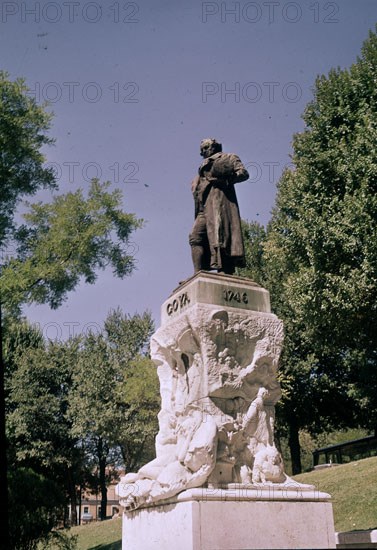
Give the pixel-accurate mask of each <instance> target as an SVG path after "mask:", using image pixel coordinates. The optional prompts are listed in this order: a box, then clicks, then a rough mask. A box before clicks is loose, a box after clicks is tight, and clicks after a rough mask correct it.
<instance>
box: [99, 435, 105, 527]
mask: <svg viewBox="0 0 377 550" xmlns="http://www.w3.org/2000/svg"><path fill="white" fill-rule="evenodd" d="M106 461H107V456H106V452H105V448H104V444H103V441H102V439H100V440H99V442H98V465H99V486H100V491H101V514H100V520H101V521H103V520H104V519H106V508H107V487H106Z"/></svg>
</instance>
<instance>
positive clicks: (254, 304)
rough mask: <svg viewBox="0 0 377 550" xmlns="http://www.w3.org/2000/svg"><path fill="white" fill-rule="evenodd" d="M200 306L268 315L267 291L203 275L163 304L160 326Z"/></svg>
mask: <svg viewBox="0 0 377 550" xmlns="http://www.w3.org/2000/svg"><path fill="white" fill-rule="evenodd" d="M199 303H201V304H212V305H218V306H221V307H224V306H225V307H232V308H237V309H246V310H250V311H257V312H262V313H270V312H271V310H270V300H269V294H268V292H267V290H265V289H264V288H262V287H260V286H259V285H257V284H256V283H254V282H253V281H249V280H248V279H243V278H241V277H233V276H219V275H215V274H212V273H206V272H204V273H199V274H197V275H195V276H194V277H192V278H191V279H189V280H188V281H186V282H185V283H183V284H182V285H181V287H178V288H177V289H176V291H175V292H173V294H172V295H171V296H170V298H169V299H168V300H167V301H166V302H165V303H164V304H163V306H162V311H161V321H162V323H164V322H169V321H170V320H171V319H173V318H175V317H177V316H178V315H180V314H181V313H185V312H186V311H187V310H188V309H189V308H190V307H192V306H194V305H195V304H199Z"/></svg>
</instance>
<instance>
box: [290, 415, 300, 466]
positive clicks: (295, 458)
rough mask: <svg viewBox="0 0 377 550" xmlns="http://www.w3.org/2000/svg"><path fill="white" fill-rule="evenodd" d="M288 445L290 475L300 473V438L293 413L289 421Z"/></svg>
mask: <svg viewBox="0 0 377 550" xmlns="http://www.w3.org/2000/svg"><path fill="white" fill-rule="evenodd" d="M288 445H289V450H290V453H291V461H292V475H296V474H301V472H302V465H301V452H300V440H299V430H298V422H297V418H296V416H295V415H292V416H291V418H290V422H289V437H288Z"/></svg>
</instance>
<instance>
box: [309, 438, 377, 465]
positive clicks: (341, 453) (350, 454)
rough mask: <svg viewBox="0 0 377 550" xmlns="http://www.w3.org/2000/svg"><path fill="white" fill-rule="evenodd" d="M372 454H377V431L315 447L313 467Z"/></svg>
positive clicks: (350, 460)
mask: <svg viewBox="0 0 377 550" xmlns="http://www.w3.org/2000/svg"><path fill="white" fill-rule="evenodd" d="M370 456H377V433H375V434H374V435H368V436H367V437H362V438H361V439H353V440H352V441H345V442H344V443H338V444H337V445H329V446H328V447H322V448H321V449H315V451H313V467H314V468H315V467H316V466H319V465H320V464H343V463H345V462H352V461H353V460H360V459H361V458H367V457H370ZM323 459H324V460H323Z"/></svg>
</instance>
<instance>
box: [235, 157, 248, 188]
mask: <svg viewBox="0 0 377 550" xmlns="http://www.w3.org/2000/svg"><path fill="white" fill-rule="evenodd" d="M233 167H234V182H233V183H239V182H240V181H245V180H247V179H249V172H248V171H247V170H246V168H245V167H244V165H243V164H242V162H241V159H240V158H239V157H237V155H233Z"/></svg>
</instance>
